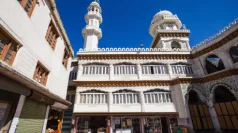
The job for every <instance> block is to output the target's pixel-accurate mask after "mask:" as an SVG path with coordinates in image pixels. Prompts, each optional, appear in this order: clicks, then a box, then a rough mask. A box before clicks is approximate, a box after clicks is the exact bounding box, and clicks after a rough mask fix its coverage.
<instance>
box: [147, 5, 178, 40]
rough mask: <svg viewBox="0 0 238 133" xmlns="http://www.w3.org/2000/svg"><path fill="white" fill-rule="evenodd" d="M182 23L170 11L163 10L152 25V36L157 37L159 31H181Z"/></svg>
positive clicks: (157, 14) (150, 30)
mask: <svg viewBox="0 0 238 133" xmlns="http://www.w3.org/2000/svg"><path fill="white" fill-rule="evenodd" d="M181 27H182V23H181V21H180V20H179V18H178V16H177V15H173V14H172V13H171V12H170V11H167V10H163V11H160V12H158V13H156V14H155V16H154V17H153V19H152V21H151V25H150V29H149V32H150V35H151V36H152V37H155V36H156V34H157V30H159V29H163V30H179V29H180V28H181Z"/></svg>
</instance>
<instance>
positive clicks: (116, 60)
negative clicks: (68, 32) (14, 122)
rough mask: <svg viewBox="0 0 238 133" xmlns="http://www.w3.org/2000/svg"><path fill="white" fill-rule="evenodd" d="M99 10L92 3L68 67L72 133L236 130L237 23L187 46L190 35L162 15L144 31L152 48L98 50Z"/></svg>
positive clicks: (174, 17)
mask: <svg viewBox="0 0 238 133" xmlns="http://www.w3.org/2000/svg"><path fill="white" fill-rule="evenodd" d="M101 12H102V9H101V7H100V4H99V2H96V1H95V2H92V3H91V4H90V5H89V7H88V12H87V14H86V15H85V21H86V26H85V28H84V29H83V31H82V34H83V37H84V48H83V49H79V51H78V52H77V58H76V59H73V61H72V67H71V74H70V81H69V87H68V96H67V98H68V100H71V101H72V100H73V102H74V106H73V107H71V113H72V116H73V121H72V125H73V128H72V129H71V132H74V133H79V132H92V133H94V132H95V133H97V132H110V133H174V132H175V129H177V128H178V127H187V128H188V130H189V131H190V132H200V131H203V132H238V101H237V99H238V87H237V86H238V76H237V74H238V71H237V70H238V68H237V67H238V63H237V62H238V48H237V47H238V37H237V36H238V24H237V19H236V20H235V21H233V22H232V23H230V24H229V25H228V26H226V27H225V28H224V29H222V30H221V31H220V32H219V33H217V34H215V35H214V36H212V37H210V38H209V39H207V40H205V41H204V42H202V43H201V44H199V45H197V46H194V47H193V48H190V44H189V34H190V30H189V29H187V28H186V27H185V25H184V24H182V22H181V21H180V19H179V17H178V16H177V15H175V14H172V13H171V12H170V11H166V10H164V11H160V12H158V13H157V14H156V15H155V16H154V17H153V19H152V22H151V25H150V27H149V34H150V35H151V36H152V37H153V40H152V43H151V45H150V48H143V46H141V47H140V48H98V41H99V40H100V39H101V38H102V30H101V29H100V24H101V23H102V22H103V20H102V15H101ZM74 99H75V100H74ZM64 128H65V129H66V126H63V129H64ZM63 131H65V130H63Z"/></svg>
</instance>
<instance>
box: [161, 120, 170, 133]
mask: <svg viewBox="0 0 238 133" xmlns="http://www.w3.org/2000/svg"><path fill="white" fill-rule="evenodd" d="M161 124H162V132H163V133H169V131H168V128H169V127H168V121H167V118H166V117H161Z"/></svg>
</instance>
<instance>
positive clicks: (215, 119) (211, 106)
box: [207, 99, 221, 133]
mask: <svg viewBox="0 0 238 133" xmlns="http://www.w3.org/2000/svg"><path fill="white" fill-rule="evenodd" d="M207 105H208V109H209V113H210V116H211V119H212V123H213V126H214V128H215V132H216V133H221V127H220V123H219V120H218V117H217V113H216V110H215V108H214V103H213V100H212V99H207Z"/></svg>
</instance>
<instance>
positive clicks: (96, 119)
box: [89, 116, 107, 133]
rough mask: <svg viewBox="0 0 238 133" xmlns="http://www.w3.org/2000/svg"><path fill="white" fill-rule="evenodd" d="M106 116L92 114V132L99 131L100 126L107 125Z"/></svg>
mask: <svg viewBox="0 0 238 133" xmlns="http://www.w3.org/2000/svg"><path fill="white" fill-rule="evenodd" d="M106 119H107V117H106V116H91V117H90V121H89V129H91V130H92V133H97V130H98V129H99V128H105V129H106V127H107V122H106Z"/></svg>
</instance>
